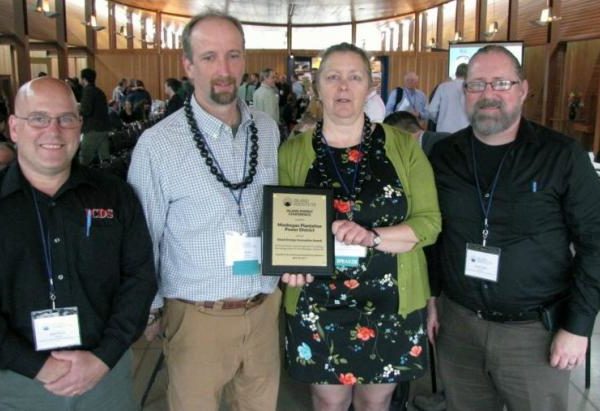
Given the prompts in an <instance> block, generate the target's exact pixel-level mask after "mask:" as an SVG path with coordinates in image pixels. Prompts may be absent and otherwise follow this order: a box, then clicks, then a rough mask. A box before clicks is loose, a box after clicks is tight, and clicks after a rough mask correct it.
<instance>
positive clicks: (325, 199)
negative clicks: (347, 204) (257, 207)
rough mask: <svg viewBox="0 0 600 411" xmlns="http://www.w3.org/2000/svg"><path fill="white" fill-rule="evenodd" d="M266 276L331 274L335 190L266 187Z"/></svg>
mask: <svg viewBox="0 0 600 411" xmlns="http://www.w3.org/2000/svg"><path fill="white" fill-rule="evenodd" d="M263 196H264V202H263V204H264V205H263V210H264V212H263V240H262V241H263V242H262V256H263V258H262V273H263V275H282V274H284V273H310V274H312V275H331V274H332V273H333V270H334V266H333V235H332V233H331V223H332V219H333V210H332V208H331V204H332V196H333V193H332V190H330V189H313V188H304V187H282V186H265V187H264V192H263Z"/></svg>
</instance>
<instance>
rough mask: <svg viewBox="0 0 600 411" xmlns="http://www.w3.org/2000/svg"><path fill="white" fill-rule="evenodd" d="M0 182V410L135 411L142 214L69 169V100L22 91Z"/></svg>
mask: <svg viewBox="0 0 600 411" xmlns="http://www.w3.org/2000/svg"><path fill="white" fill-rule="evenodd" d="M9 125H10V131H11V136H12V138H13V140H14V141H15V142H16V144H17V146H18V153H17V161H16V162H14V163H13V164H12V165H10V166H9V167H8V168H6V169H4V170H2V171H1V172H0V409H2V410H6V409H11V410H12V409H19V410H27V411H36V410H85V411H92V410H111V411H112V410H119V411H121V410H123V411H129V410H135V409H136V407H135V404H134V402H133V398H132V392H131V375H130V371H131V370H130V368H131V355H130V354H129V351H128V350H129V347H130V345H131V344H132V343H133V342H134V341H135V340H136V339H137V338H138V337H139V335H140V333H141V332H142V331H143V330H144V328H145V326H146V321H147V318H148V309H149V306H150V303H151V301H152V298H153V296H154V294H155V292H156V279H155V275H154V267H153V259H152V247H151V243H150V237H149V234H148V230H147V227H146V223H145V220H144V216H143V212H142V209H141V207H140V205H139V202H138V200H137V198H136V197H135V194H134V193H133V191H132V190H131V189H130V188H129V186H127V185H126V184H125V183H124V182H121V181H120V180H118V179H116V178H114V177H111V176H109V175H105V174H101V173H100V172H98V171H93V170H89V169H87V168H84V167H82V166H78V165H77V164H76V163H73V162H72V159H73V157H74V156H75V153H76V151H77V148H78V146H79V133H80V129H81V120H80V117H79V115H78V113H77V105H76V101H75V98H74V96H73V93H72V92H71V90H70V88H69V87H68V86H67V85H66V84H65V83H63V82H61V81H59V80H56V79H52V78H50V77H44V78H39V79H35V80H32V81H31V82H29V83H27V84H25V85H24V86H23V87H21V89H20V90H19V92H18V93H17V97H16V100H15V115H12V116H10V119H9Z"/></svg>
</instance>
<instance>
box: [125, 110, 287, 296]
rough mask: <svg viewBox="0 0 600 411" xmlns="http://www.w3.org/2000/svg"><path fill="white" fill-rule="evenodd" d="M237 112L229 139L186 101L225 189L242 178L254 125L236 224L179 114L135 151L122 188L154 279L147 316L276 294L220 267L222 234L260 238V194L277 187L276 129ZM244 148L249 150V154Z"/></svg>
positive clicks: (268, 280) (227, 197)
mask: <svg viewBox="0 0 600 411" xmlns="http://www.w3.org/2000/svg"><path fill="white" fill-rule="evenodd" d="M238 107H239V109H240V112H241V120H242V121H241V123H240V126H239V128H238V130H237V134H236V135H235V138H234V136H233V134H232V129H231V127H229V126H228V125H226V124H224V123H223V122H221V121H220V120H218V119H217V118H215V117H213V116H211V115H210V114H208V113H207V112H206V111H204V110H203V109H202V108H201V107H200V106H199V105H198V103H197V102H196V100H195V99H194V98H192V108H193V112H194V116H195V118H196V121H197V122H198V125H199V127H200V130H201V132H202V134H203V135H204V137H205V138H206V140H207V142H208V146H209V147H210V149H211V150H212V153H213V155H214V157H215V158H216V159H217V161H218V163H219V165H220V167H221V169H222V171H223V173H224V174H225V177H226V178H227V179H228V180H229V181H231V182H232V183H237V182H240V181H242V179H243V177H244V176H243V171H244V163H246V164H247V163H248V159H247V158H244V154H245V151H246V137H247V136H249V134H250V130H249V125H250V121H251V118H252V117H253V118H254V122H255V124H256V128H257V129H258V145H259V149H258V166H257V169H256V175H255V176H254V181H253V182H252V184H250V185H249V186H248V187H247V188H246V189H244V191H243V195H242V200H241V210H242V215H241V216H240V215H239V214H238V206H237V204H236V202H235V200H234V198H233V197H232V194H231V192H230V190H229V189H227V188H225V187H224V186H223V184H222V183H220V182H218V181H217V180H216V178H215V176H214V175H212V174H211V173H210V170H209V168H208V166H207V165H206V164H205V162H204V158H202V157H201V156H200V151H199V150H198V149H197V148H196V143H195V142H194V140H193V136H192V132H191V131H190V128H189V126H188V124H187V122H186V118H185V114H184V111H183V109H180V110H179V111H177V112H175V113H173V114H171V115H170V116H168V117H167V118H165V119H164V120H162V121H161V122H159V123H158V124H156V125H155V126H154V127H152V128H150V129H148V130H146V131H145V132H144V133H143V134H142V136H141V137H140V139H139V141H138V143H137V145H136V147H135V150H134V152H133V158H132V162H131V167H130V169H129V182H130V184H131V185H132V186H133V188H134V189H135V191H136V192H137V194H138V196H139V198H140V201H141V202H142V206H143V207H144V212H145V214H146V219H147V221H148V227H149V228H150V234H151V235H152V240H153V243H154V256H155V261H156V267H157V273H158V276H159V279H158V280H159V291H158V294H157V296H156V298H155V300H154V302H153V304H152V308H158V307H161V306H162V305H163V299H164V298H181V299H186V300H192V301H215V300H221V299H224V298H234V299H245V298H250V297H252V296H254V295H256V294H258V293H271V292H273V290H274V289H275V287H276V286H277V281H278V278H277V277H263V276H260V275H252V276H238V275H233V273H232V269H231V267H226V266H225V232H226V231H236V232H238V233H247V235H248V236H259V235H260V232H261V226H260V224H261V218H262V186H263V185H267V184H276V183H277V148H278V146H279V130H278V128H277V124H276V123H275V122H274V121H273V120H272V119H271V118H270V117H269V116H268V115H266V114H265V113H262V112H259V111H252V112H251V111H250V109H248V107H247V106H246V104H245V103H243V102H241V101H240V100H238ZM250 147H251V143H250V142H248V152H250ZM248 168H249V166H248V165H246V174H247V172H248V171H247V169H248ZM236 193H239V191H238V192H236Z"/></svg>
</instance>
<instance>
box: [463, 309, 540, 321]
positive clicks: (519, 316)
mask: <svg viewBox="0 0 600 411" xmlns="http://www.w3.org/2000/svg"><path fill="white" fill-rule="evenodd" d="M473 311H475V314H477V318H479V319H482V320H486V321H493V322H497V323H511V322H517V321H533V320H540V319H541V314H540V312H539V311H521V312H517V313H510V314H508V313H502V312H498V311H492V310H473Z"/></svg>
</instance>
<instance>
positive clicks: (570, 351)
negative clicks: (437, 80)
mask: <svg viewBox="0 0 600 411" xmlns="http://www.w3.org/2000/svg"><path fill="white" fill-rule="evenodd" d="M464 91H465V100H466V108H467V113H468V116H469V120H470V124H471V126H469V127H467V128H465V129H463V130H460V131H458V132H457V133H455V134H454V135H452V136H450V137H449V138H447V139H445V140H443V141H441V142H439V143H438V144H436V145H435V146H434V148H433V152H432V154H431V162H432V165H433V169H434V172H435V175H436V183H437V187H438V193H439V201H440V209H441V211H442V218H443V224H442V225H443V231H442V234H441V236H440V237H439V239H438V243H437V244H436V246H435V249H434V252H433V253H432V254H431V256H430V257H431V258H430V261H429V262H430V274H431V283H432V293H433V295H434V296H438V295H441V296H440V298H435V297H434V298H432V299H431V300H430V302H429V304H428V308H429V318H428V327H427V328H428V333H429V337H430V340H431V341H432V342H434V343H436V345H437V350H438V354H439V367H440V374H441V377H442V379H443V382H444V386H445V387H446V397H447V405H448V410H449V411H452V410H460V411H470V410H473V411H479V410H488V411H500V410H502V409H503V407H505V406H506V407H507V408H508V410H509V411H510V410H536V411H552V410H556V411H559V410H560V411H564V410H566V409H567V408H568V388H569V377H570V370H572V369H573V368H575V367H576V366H578V365H579V364H581V363H582V362H583V361H584V358H585V352H586V349H587V344H588V336H589V335H591V333H592V328H593V326H594V320H595V318H596V314H597V312H598V309H599V307H600V207H598V204H600V181H599V180H598V178H597V176H596V173H595V172H594V170H593V168H592V166H591V164H590V161H589V159H588V156H587V154H586V153H585V152H584V151H583V150H582V149H581V147H579V146H578V144H577V143H576V142H575V141H574V140H573V139H570V138H568V137H567V136H564V135H562V134H560V133H558V132H555V131H553V130H551V129H548V128H545V127H542V126H540V125H537V124H534V123H532V122H530V121H528V120H526V119H524V118H522V116H521V114H522V107H523V103H524V101H525V99H526V97H527V92H528V84H527V80H525V79H524V77H523V72H522V69H521V66H520V65H519V62H518V61H517V60H516V58H515V57H514V56H513V55H512V54H511V53H510V52H509V51H507V50H506V49H505V48H503V47H499V46H487V47H485V48H483V49H481V50H480V51H478V52H477V53H476V54H475V55H474V56H473V58H472V59H471V61H470V62H469V70H468V74H467V79H466V80H465V83H464ZM571 246H572V248H573V249H574V251H575V253H574V254H573V253H572V252H571ZM438 305H439V306H440V309H439V315H438Z"/></svg>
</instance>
